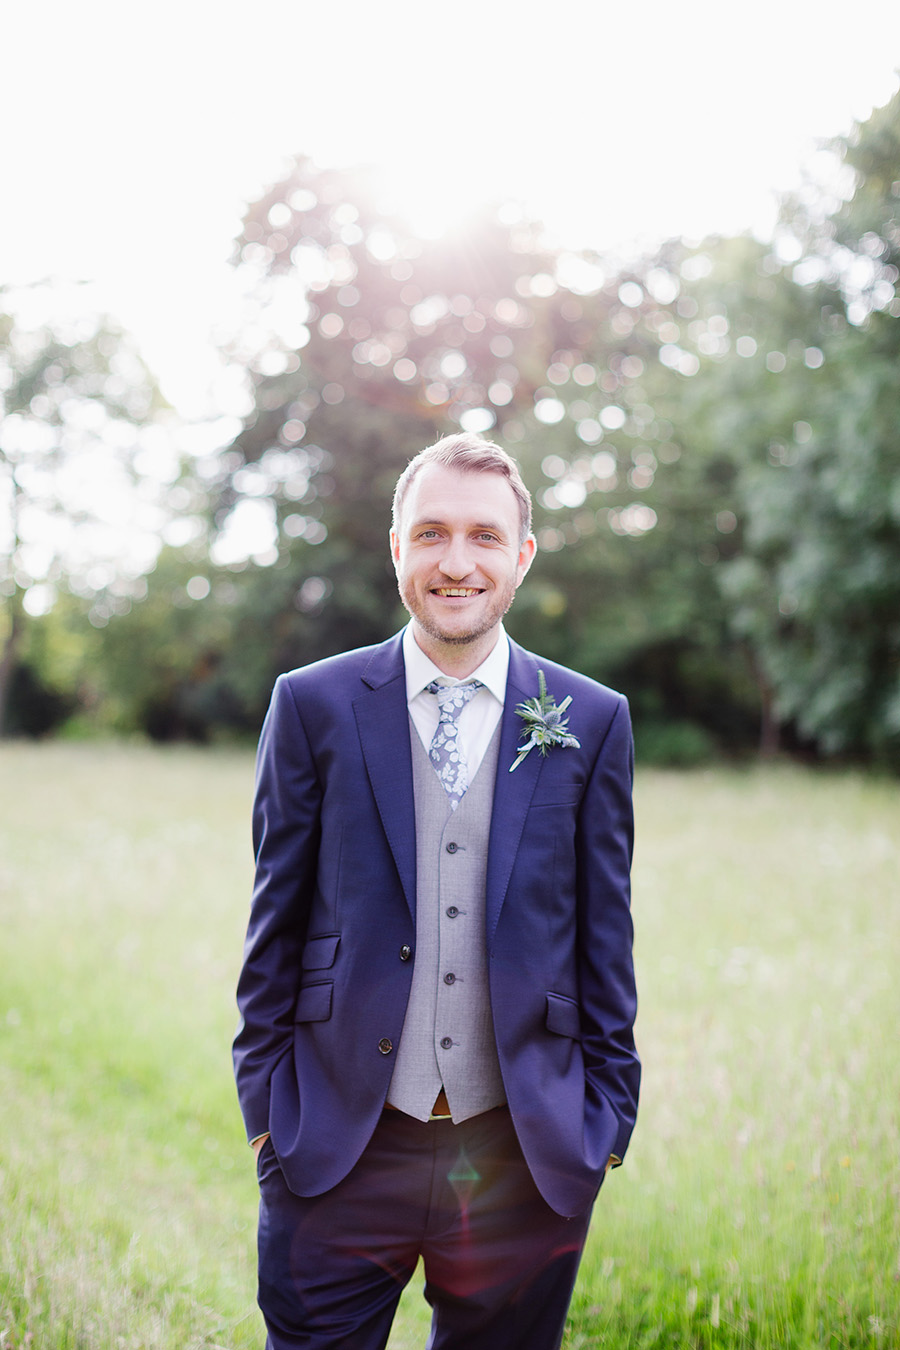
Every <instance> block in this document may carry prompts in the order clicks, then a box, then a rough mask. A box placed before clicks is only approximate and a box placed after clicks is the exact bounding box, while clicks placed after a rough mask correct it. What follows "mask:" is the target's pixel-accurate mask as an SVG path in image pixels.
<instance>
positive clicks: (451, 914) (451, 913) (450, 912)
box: [447, 905, 459, 919]
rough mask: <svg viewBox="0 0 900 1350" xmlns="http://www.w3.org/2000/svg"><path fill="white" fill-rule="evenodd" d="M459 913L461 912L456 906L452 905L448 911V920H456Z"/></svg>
mask: <svg viewBox="0 0 900 1350" xmlns="http://www.w3.org/2000/svg"><path fill="white" fill-rule="evenodd" d="M458 913H459V910H458V909H457V908H456V906H455V905H451V906H450V908H449V909H448V910H447V918H448V919H455V918H456V916H457V914H458Z"/></svg>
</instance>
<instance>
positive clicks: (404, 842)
mask: <svg viewBox="0 0 900 1350" xmlns="http://www.w3.org/2000/svg"><path fill="white" fill-rule="evenodd" d="M535 547H536V545H535V541H534V537H533V535H532V533H531V500H530V497H529V495H528V491H527V489H526V488H525V486H524V484H523V482H522V479H521V477H520V475H519V471H518V469H517V467H516V465H515V463H514V461H513V460H511V459H510V458H509V456H508V455H506V454H505V452H504V451H503V450H501V449H500V448H499V447H498V446H495V445H493V444H491V443H490V442H486V441H483V440H481V439H479V438H478V437H474V436H468V435H458V436H449V437H446V438H445V439H444V440H442V441H439V442H438V443H437V444H436V445H434V446H432V447H431V448H430V449H428V450H424V451H422V453H421V454H419V455H417V456H416V458H415V459H414V460H413V461H412V463H411V464H409V466H408V467H407V469H406V470H405V472H404V473H403V474H402V476H401V478H400V480H399V482H398V484H397V488H396V492H395V497H394V518H393V529H392V531H391V552H392V556H393V560H394V566H395V569H396V572H397V579H398V583H399V588H400V596H401V599H402V600H403V604H404V605H405V607H406V609H407V610H408V611H409V614H410V622H409V625H408V626H407V627H406V629H405V630H404V631H403V632H402V633H401V634H399V635H397V636H396V637H394V638H392V639H390V640H389V641H388V642H385V643H383V644H382V645H380V646H375V647H369V648H365V649H362V650H359V651H351V652H347V653H345V654H344V655H342V656H337V657H333V658H330V659H329V660H326V661H320V662H317V663H316V664H314V665H311V666H306V667H304V668H302V669H300V670H295V671H292V672H291V673H290V674H287V675H282V676H281V677H280V678H279V680H278V682H277V684H276V686H275V691H274V694H273V697H272V703H271V707H270V709H269V713H268V716H267V718H266V722H265V726H264V728H263V732H262V737H261V740H260V747H259V757H258V765H257V791H256V801H255V807H254V841H255V848H256V885H255V890H254V895H253V904H252V911H251V916H250V924H249V930H248V934H247V941H246V946H245V953H244V966H243V970H242V973H241V977H240V983H239V988H238V1003H239V1006H240V1009H241V1014H242V1021H241V1026H240V1029H239V1031H238V1035H237V1038H236V1040H235V1050H234V1058H235V1071H236V1075H237V1083H238V1092H239V1096H240V1100H241V1106H242V1109H243V1113H244V1119H245V1123H246V1127H247V1133H248V1138H249V1140H250V1142H251V1144H252V1145H253V1147H254V1149H255V1151H256V1154H257V1171H258V1177H259V1184H260V1193H261V1201H260V1221H259V1303H260V1307H261V1309H262V1312H263V1315H264V1317H265V1321H266V1326H267V1330H268V1341H267V1346H268V1347H271V1350H288V1347H292V1348H294V1350H297V1348H298V1347H305V1348H306V1347H308V1348H309V1350H313V1347H314V1348H315V1350H378V1348H379V1347H383V1346H384V1345H385V1344H386V1342H387V1338H388V1335H389V1332H390V1326H391V1321H392V1319H393V1315H394V1312H395V1309H396V1306H397V1301H398V1299H399V1297H400V1293H401V1291H402V1289H403V1286H404V1285H405V1284H406V1282H407V1281H408V1280H409V1278H410V1276H411V1275H412V1273H413V1271H414V1269H415V1267H416V1263H417V1261H418V1259H419V1258H420V1257H421V1258H423V1261H424V1270H425V1280H426V1283H425V1297H426V1298H427V1299H428V1302H429V1303H430V1304H431V1306H432V1309H433V1316H432V1333H431V1339H430V1341H429V1346H431V1347H433V1350H556V1347H558V1346H559V1344H560V1341H561V1339H562V1331H563V1324H564V1322H565V1317H566V1311H567V1308H568V1304H569V1300H570V1297H571V1293H572V1286H573V1283H574V1280H575V1274H576V1271H577V1268H578V1262H579V1259H580V1256H581V1250H582V1247H583V1244H584V1240H585V1237H586V1235H587V1230H588V1225H589V1222H590V1216H591V1208H592V1205H593V1202H594V1199H595V1197H596V1194H597V1190H598V1188H599V1186H600V1184H601V1182H602V1181H603V1177H604V1175H605V1173H606V1171H607V1170H608V1168H609V1167H610V1166H612V1165H614V1164H617V1163H619V1162H620V1161H621V1159H622V1158H623V1156H624V1154H625V1149H626V1147H627V1144H628V1139H629V1136H630V1134H631V1130H632V1126H633V1124H634V1118H635V1110H636V1105H637V1093H638V1082H639V1077H640V1068H639V1063H638V1059H637V1055H636V1053H635V1048H634V1040H633V1035H632V1024H633V1021H634V1015H635V990H634V975H633V966H632V956H631V940H632V930H631V919H630V913H629V867H630V859H631V843H632V812H631V731H630V725H629V719H628V709H627V705H626V703H625V700H624V699H623V698H622V697H621V696H620V695H619V694H616V693H614V692H612V691H611V690H609V689H606V688H604V686H602V685H599V684H596V683H595V682H594V681H593V680H589V679H587V678H586V677H585V676H583V675H578V674H575V673H574V672H572V671H570V670H567V669H565V667H562V666H558V665H555V664H554V663H553V662H550V661H545V660H542V659H541V658H538V657H535V656H533V655H531V654H530V653H529V652H527V651H525V650H523V649H522V648H521V647H519V646H518V645H517V644H515V643H514V642H511V641H510V640H509V639H508V638H507V636H506V633H505V632H504V630H503V627H502V622H501V621H502V619H503V616H504V614H505V613H506V611H507V610H508V609H509V607H510V605H511V604H512V601H513V598H514V596H515V593H516V590H517V588H518V586H519V585H520V583H521V581H522V579H523V577H524V576H525V573H526V572H527V571H528V568H529V566H530V564H531V561H532V559H533V557H534V553H535ZM542 676H543V681H544V683H545V684H546V697H545V699H544V702H543V707H542V708H540V707H538V706H536V705H534V706H533V707H532V712H533V716H532V717H531V718H530V719H529V718H525V717H523V716H522V712H521V711H520V709H521V705H522V704H523V703H525V702H527V701H529V700H535V699H537V698H538V697H539V694H540V692H541V684H542ZM526 746H529V747H530V748H529V749H528V750H527V753H525V755H524V757H523V756H522V755H521V750H522V749H524V748H525V747H526Z"/></svg>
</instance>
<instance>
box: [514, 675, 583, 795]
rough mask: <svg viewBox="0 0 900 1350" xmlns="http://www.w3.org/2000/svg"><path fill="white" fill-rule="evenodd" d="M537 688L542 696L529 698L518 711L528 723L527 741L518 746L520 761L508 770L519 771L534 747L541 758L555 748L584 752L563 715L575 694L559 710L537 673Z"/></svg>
mask: <svg viewBox="0 0 900 1350" xmlns="http://www.w3.org/2000/svg"><path fill="white" fill-rule="evenodd" d="M538 688H539V690H540V693H539V695H538V697H537V698H529V699H526V700H525V702H524V703H520V704H519V706H518V707H517V708H516V713H517V715H518V716H519V717H521V719H522V721H523V722H524V723H525V731H526V732H527V739H526V741H525V742H524V744H523V745H520V746H519V747H518V751H519V754H518V758H517V759H516V761H515V763H514V764H510V766H509V771H510V773H512V771H513V769H517V768H518V767H519V765H520V764H521V763H522V760H523V759H524V758H525V756H526V755H528V754H530V753H531V751H532V750H533V749H534V747H535V746H537V747H538V749H539V750H540V752H541V754H542V755H546V753H547V751H548V750H549V749H550V748H551V747H552V746H554V745H564V746H573V747H574V748H575V749H576V750H580V749H581V741H580V740H579V739H578V737H577V736H572V735H571V734H570V732H569V719H568V717H563V713H564V712H565V711H566V708H568V706H569V704H570V703H571V702H572V695H571V694H569V695H568V696H567V697H566V698H564V699H563V701H562V703H560V705H559V707H557V705H556V701H555V699H554V698H553V696H552V694H548V693H547V681H546V680H545V679H544V672H543V671H542V670H539V671H538Z"/></svg>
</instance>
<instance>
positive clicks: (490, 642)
mask: <svg viewBox="0 0 900 1350" xmlns="http://www.w3.org/2000/svg"><path fill="white" fill-rule="evenodd" d="M412 634H413V638H414V639H415V642H416V646H417V647H419V648H420V649H421V650H422V651H423V652H424V653H425V655H426V656H427V657H428V659H429V661H433V662H434V664H435V665H436V666H437V668H438V670H439V671H440V672H441V674H442V675H450V676H451V677H452V678H453V679H454V680H464V679H465V678H466V676H467V675H471V674H472V673H473V672H474V671H476V670H477V669H478V667H479V666H480V665H483V664H484V662H485V661H486V660H487V658H488V657H489V656H490V654H491V652H492V651H493V650H494V648H495V647H496V645H497V643H498V642H499V640H500V629H499V627H498V628H493V629H491V631H490V632H489V633H485V634H484V635H483V636H482V637H479V638H473V640H472V641H471V642H464V643H462V642H460V643H457V642H440V641H439V640H438V639H437V638H433V637H431V636H430V635H429V634H428V633H425V632H423V630H422V629H421V628H420V627H419V626H418V624H416V623H415V622H414V623H413V625H412Z"/></svg>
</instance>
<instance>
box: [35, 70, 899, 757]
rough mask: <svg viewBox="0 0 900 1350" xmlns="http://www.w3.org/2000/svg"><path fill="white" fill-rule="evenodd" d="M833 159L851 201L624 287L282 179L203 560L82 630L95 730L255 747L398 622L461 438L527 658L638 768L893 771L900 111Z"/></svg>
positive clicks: (271, 207)
mask: <svg viewBox="0 0 900 1350" xmlns="http://www.w3.org/2000/svg"><path fill="white" fill-rule="evenodd" d="M833 150H834V154H835V157H836V160H837V161H839V162H841V163H842V165H843V175H844V182H845V183H846V185H847V186H846V192H844V194H843V195H841V194H840V193H838V192H836V190H835V189H834V187H833V186H827V187H825V186H817V185H815V184H812V185H807V186H806V187H805V188H803V189H802V190H801V191H799V192H798V193H797V194H796V195H795V196H794V197H793V198H792V199H790V200H788V201H786V203H785V207H784V211H783V215H782V219H781V221H780V224H779V227H778V230H777V232H776V237H775V239H774V240H773V241H770V242H766V243H762V242H758V241H756V240H753V239H751V238H749V237H737V238H731V239H709V240H707V241H705V242H704V243H703V244H701V245H699V246H694V245H688V244H686V243H685V242H684V241H681V240H672V241H670V242H669V243H668V244H666V245H665V246H664V247H662V248H661V249H660V250H659V251H658V252H657V254H656V255H655V256H652V257H645V258H640V259H630V260H627V261H626V260H622V259H613V258H603V257H599V256H597V255H594V254H583V255H578V256H574V255H570V254H566V253H560V252H559V251H558V250H555V249H552V248H551V247H550V246H549V245H548V244H547V242H546V241H545V239H544V238H543V236H542V232H541V230H540V229H539V227H538V226H537V225H535V224H534V223H533V222H529V221H527V220H523V219H522V218H521V217H519V216H517V215H516V214H515V213H513V212H510V211H509V210H508V209H494V208H491V209H487V208H486V209H485V210H484V211H482V212H481V213H480V214H478V215H477V216H476V217H475V218H473V219H472V220H471V221H470V222H469V223H468V225H467V226H466V227H465V228H462V227H460V228H459V229H458V230H457V231H456V232H455V233H453V234H449V233H448V234H447V235H445V236H443V237H442V238H440V239H423V238H419V237H417V236H416V235H415V234H414V233H413V232H412V231H411V230H410V229H409V228H408V227H407V226H406V224H405V223H404V221H403V220H402V219H400V218H399V217H398V216H397V215H396V214H394V213H393V212H392V211H391V210H390V209H388V208H386V207H385V205H384V204H383V202H381V201H380V200H379V191H380V189H379V185H378V181H377V178H376V177H375V175H373V174H360V173H353V172H350V171H347V170H335V169H321V168H318V167H316V166H315V165H314V164H313V163H311V162H310V161H308V160H303V159H300V160H297V161H296V162H295V163H294V165H293V166H292V168H291V170H290V172H289V173H287V174H286V175H285V177H284V178H283V179H282V180H281V181H280V182H278V183H276V184H274V185H273V186H272V187H271V189H270V190H269V191H267V192H266V193H265V194H264V195H263V196H262V197H261V198H260V200H259V201H257V202H255V203H254V204H253V205H252V206H251V207H250V208H249V209H248V212H247V215H246V218H245V220H244V223H243V228H242V232H241V235H240V237H239V239H238V240H237V243H236V253H235V266H236V270H237V275H238V277H239V278H240V280H241V284H242V286H243V290H244V294H245V312H244V316H243V320H242V322H241V324H240V325H239V326H238V327H237V328H236V330H235V332H234V333H233V334H232V335H231V337H230V340H229V341H228V343H227V347H226V355H227V358H228V359H229V360H230V361H231V362H233V363H235V364H236V365H237V366H238V367H239V368H240V369H241V370H242V371H244V372H245V373H246V378H247V381H248V389H249V393H250V401H251V403H252V411H251V412H250V413H249V414H248V416H247V417H246V419H245V421H244V424H243V426H242V428H241V430H240V433H239V434H238V435H237V436H236V438H235V440H234V442H233V444H232V445H230V446H229V447H228V448H227V449H226V450H225V451H224V452H223V453H222V454H220V455H218V456H217V457H215V458H214V459H212V460H210V461H208V462H207V463H206V464H205V465H204V466H203V474H202V478H203V482H204V484H205V489H204V490H205V491H206V493H207V494H208V496H207V500H208V518H209V524H210V529H211V532H212V537H213V544H212V549H211V551H210V552H209V554H207V552H206V551H205V548H204V546H203V540H202V539H197V540H195V541H194V543H192V544H190V545H189V546H188V547H186V548H184V549H181V550H180V551H179V550H174V549H169V550H166V551H164V552H163V554H162V555H161V556H160V560H159V563H158V565H157V568H156V570H155V572H153V573H151V574H150V575H149V576H148V577H147V579H146V587H147V598H146V599H145V600H144V601H143V602H142V603H141V604H134V605H133V606H132V607H131V609H130V612H129V613H127V614H125V613H123V614H120V615H118V616H116V617H114V618H113V619H112V621H111V622H109V624H108V625H107V626H106V627H105V628H103V629H102V631H99V632H97V633H95V634H94V638H95V647H94V650H95V657H94V667H93V677H92V678H93V680H94V700H95V703H96V704H97V705H98V706H103V707H105V709H106V716H107V720H108V721H109V722H110V723H111V724H113V725H115V726H118V727H122V728H132V729H142V730H144V731H148V732H150V733H151V734H154V735H158V736H161V737H164V736H172V735H188V736H193V737H195V738H198V739H203V738H206V737H208V736H210V735H216V734H223V733H227V734H232V733H237V734H241V733H244V732H251V731H253V730H255V728H256V726H257V725H258V723H259V721H260V719H261V717H262V714H263V711H264V708H265V705H266V702H267V699H268V693H269V689H270V688H271V684H272V681H273V679H274V678H275V676H276V675H277V673H278V672H279V671H280V670H283V669H285V668H288V667H290V666H293V665H297V664H302V663H304V662H307V661H310V660H314V659H316V658H318V657H320V656H325V655H327V654H329V653H331V652H334V651H337V650H339V649H343V648H346V647H349V646H353V645H357V644H361V643H367V642H373V641H378V640H380V639H381V638H382V637H384V636H385V635H386V634H387V633H388V632H390V631H391V630H392V629H394V628H395V627H397V626H398V625H399V624H400V623H401V622H402V621H403V618H404V615H403V612H402V610H401V608H400V606H399V602H398V599H397V593H396V586H395V582H394V578H393V573H392V569H391V567H390V563H389V559H388V551H387V526H388V514H389V507H390V498H391V493H392V489H393V485H394V482H395V480H396V478H397V476H398V474H399V473H400V471H401V470H402V468H403V467H404V465H405V463H406V462H407V461H408V459H409V458H410V457H411V456H412V455H413V454H414V453H416V451H418V450H419V449H420V448H421V447H422V446H424V445H426V444H428V443H430V442H431V441H433V440H434V439H436V438H437V437H438V436H440V435H443V434H446V433H447V432H449V431H452V430H454V429H458V428H463V429H466V430H472V431H477V432H481V433H484V434H487V435H490V436H493V437H495V438H496V439H497V440H499V441H500V442H501V443H502V444H504V445H505V446H507V447H508V448H509V449H510V450H511V451H512V452H513V453H514V454H515V455H516V456H517V458H518V459H519V460H520V462H521V464H522V467H523V471H524V474H525V477H526V480H527V481H528V483H529V485H530V486H531V487H532V489H533V492H534V496H535V530H536V535H537V539H538V545H539V552H540V557H539V559H538V561H537V565H536V566H535V568H534V569H533V570H532V572H531V574H530V575H529V578H528V581H527V583H526V586H525V587H523V589H522V591H521V592H520V594H519V596H518V598H517V601H516V605H515V606H514V608H513V610H512V611H511V614H510V617H509V626H510V630H511V632H512V633H513V634H514V635H515V636H517V637H519V638H520V639H521V640H523V641H524V642H526V643H528V644H529V645H531V646H533V647H535V648H536V649H538V650H541V651H544V652H546V653H547V655H548V656H554V657H557V658H558V659H561V660H563V661H567V662H569V663H571V664H573V665H575V666H577V667H579V668H580V669H582V670H584V671H586V672H588V673H589V674H592V675H594V676H596V677H598V678H600V679H603V680H606V681H608V682H610V683H614V684H617V685H618V686H619V687H621V688H623V689H625V690H626V692H627V693H628V694H629V696H630V698H631V701H632V704H633V706H634V710H635V720H636V726H637V733H638V746H639V750H642V751H643V753H645V754H647V755H650V756H653V757H656V758H662V759H668V760H674V761H679V762H691V761H693V760H696V759H698V758H702V757H704V756H705V755H707V754H709V753H710V752H711V750H713V749H716V748H717V749H719V750H723V749H724V750H731V751H733V750H739V749H746V748H750V747H752V746H753V745H754V744H757V745H760V746H761V747H762V749H763V750H765V751H773V750H775V749H777V748H778V747H779V746H784V747H787V748H789V749H802V750H804V751H806V752H810V753H815V754H818V755H822V756H827V755H835V754H840V755H844V756H853V757H857V758H863V759H866V760H868V761H870V762H872V761H874V762H881V763H884V764H887V765H890V766H891V767H893V768H895V769H896V768H900V626H898V625H900V607H898V604H897V597H898V595H900V529H898V526H900V488H898V484H900V462H898V459H900V446H898V436H897V430H896V429H897V427H898V425H900V395H898V385H897V376H896V372H897V369H898V357H900V326H898V319H900V300H898V298H897V297H896V294H895V286H896V282H897V280H898V278H900V257H898V254H900V218H898V202H900V95H898V97H895V98H894V100H892V102H891V103H890V104H889V105H887V107H885V108H884V109H880V110H878V111H876V112H875V113H874V114H873V116H872V117H871V119H870V120H869V121H868V122H867V123H865V124H863V125H862V126H860V127H858V128H857V129H856V131H855V132H854V134H853V136H851V137H849V138H847V139H846V140H844V141H840V142H837V143H835V145H834V147H833ZM23 406H24V405H23ZM30 406H31V404H30V403H29V407H30ZM32 411H33V410H32ZM47 411H48V410H47V408H45V406H44V404H43V403H41V402H40V399H39V402H38V405H37V412H36V414H35V415H36V416H38V418H39V419H42V418H45V415H46V414H47ZM51 421H52V418H51ZM41 434H42V435H44V436H47V435H48V434H49V433H48V432H47V431H46V429H44V430H43V431H42V433H41ZM15 472H17V473H18V469H16V470H15ZM193 491H194V501H196V488H194V489H193ZM192 509H193V508H192ZM121 607H122V608H125V606H124V605H123V606H121ZM49 617H50V618H51V619H52V616H49ZM101 617H102V616H101ZM90 682H91V681H90V679H86V680H85V683H86V684H90Z"/></svg>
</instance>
